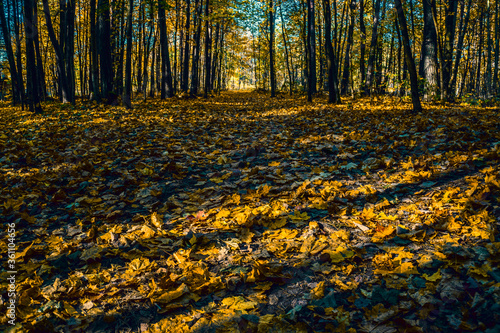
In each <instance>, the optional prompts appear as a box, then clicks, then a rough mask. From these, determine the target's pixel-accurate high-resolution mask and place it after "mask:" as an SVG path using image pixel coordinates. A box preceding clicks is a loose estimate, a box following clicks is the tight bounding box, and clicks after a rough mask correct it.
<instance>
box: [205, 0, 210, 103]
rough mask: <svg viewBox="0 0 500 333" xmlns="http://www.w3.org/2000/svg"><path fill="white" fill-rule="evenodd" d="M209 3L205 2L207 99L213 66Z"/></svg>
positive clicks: (208, 0)
mask: <svg viewBox="0 0 500 333" xmlns="http://www.w3.org/2000/svg"><path fill="white" fill-rule="evenodd" d="M209 3H210V0H205V86H204V92H203V96H204V97H205V98H207V97H208V94H209V93H210V76H211V75H210V74H211V71H210V65H211V64H212V61H211V58H210V53H211V50H210V49H211V46H212V41H211V39H210V20H209V16H208V15H209V12H210V7H209Z"/></svg>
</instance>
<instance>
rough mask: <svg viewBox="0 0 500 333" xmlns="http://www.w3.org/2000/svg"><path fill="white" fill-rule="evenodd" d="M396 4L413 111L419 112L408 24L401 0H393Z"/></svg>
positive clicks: (415, 72) (420, 108) (416, 81)
mask: <svg viewBox="0 0 500 333" xmlns="http://www.w3.org/2000/svg"><path fill="white" fill-rule="evenodd" d="M394 4H395V6H396V11H397V13H398V19H399V27H400V29H401V35H402V37H403V44H404V48H405V60H406V65H407V67H408V71H409V73H410V85H411V100H412V102H413V112H414V113H419V112H421V111H422V105H421V104H420V97H419V94H418V76H417V69H416V67H415V60H414V59H413V55H412V53H411V47H410V38H409V37H408V28H407V27H408V26H407V24H406V17H405V13H404V11H403V5H402V4H401V0H394Z"/></svg>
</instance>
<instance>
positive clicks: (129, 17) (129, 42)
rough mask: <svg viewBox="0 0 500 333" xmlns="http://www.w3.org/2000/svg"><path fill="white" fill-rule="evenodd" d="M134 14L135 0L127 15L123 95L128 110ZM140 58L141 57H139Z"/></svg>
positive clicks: (132, 0) (130, 91) (130, 88)
mask: <svg viewBox="0 0 500 333" xmlns="http://www.w3.org/2000/svg"><path fill="white" fill-rule="evenodd" d="M133 12H134V0H129V3H128V15H127V59H126V61H125V91H124V93H123V98H122V101H123V105H124V106H125V107H126V108H127V109H131V108H132V101H131V95H132V15H133ZM139 56H140V55H139Z"/></svg>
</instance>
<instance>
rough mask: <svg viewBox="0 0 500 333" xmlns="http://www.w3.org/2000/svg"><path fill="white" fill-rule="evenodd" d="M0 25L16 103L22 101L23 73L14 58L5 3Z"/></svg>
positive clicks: (1, 6)
mask: <svg viewBox="0 0 500 333" xmlns="http://www.w3.org/2000/svg"><path fill="white" fill-rule="evenodd" d="M0 25H1V29H2V36H3V40H4V44H5V50H6V52H7V59H8V60H9V72H10V77H11V81H12V103H13V104H14V105H16V104H17V103H19V102H21V100H22V96H21V91H22V89H20V83H19V76H18V72H19V73H20V74H21V73H22V68H19V71H18V68H16V61H15V59H14V51H13V50H12V44H11V39H10V34H9V31H8V29H7V17H6V16H5V12H4V6H3V3H2V4H1V5H0Z"/></svg>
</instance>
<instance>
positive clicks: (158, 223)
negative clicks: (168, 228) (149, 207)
mask: <svg viewBox="0 0 500 333" xmlns="http://www.w3.org/2000/svg"><path fill="white" fill-rule="evenodd" d="M151 223H152V224H153V225H154V226H155V227H157V228H158V229H161V227H162V225H163V223H162V222H161V218H160V217H159V216H158V213H156V212H154V213H153V214H151Z"/></svg>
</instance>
